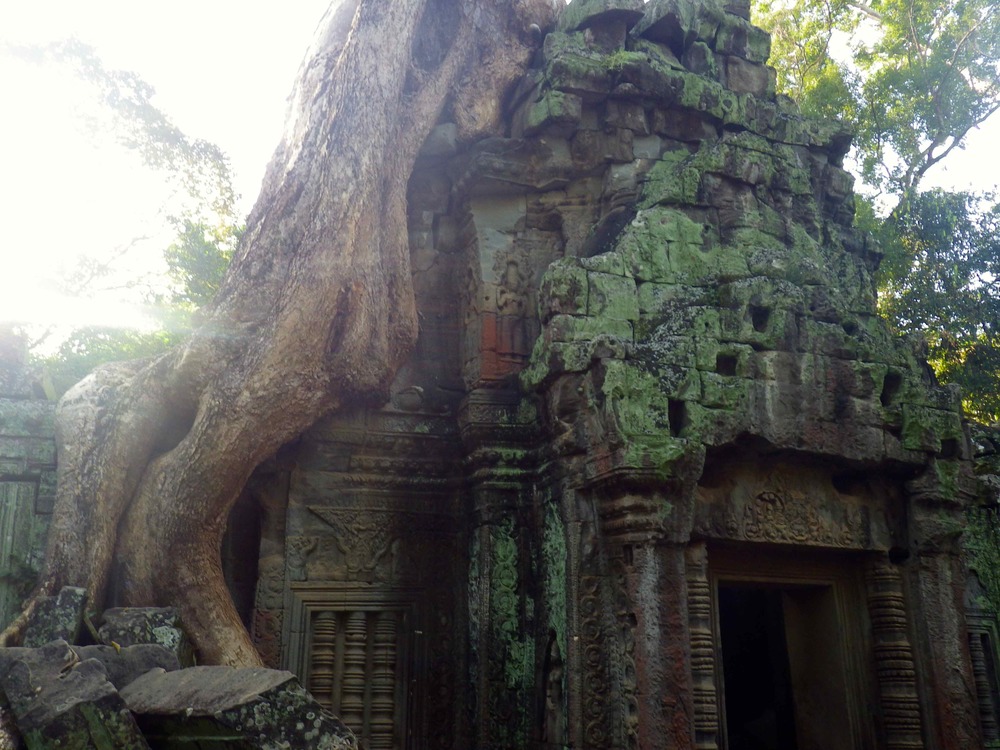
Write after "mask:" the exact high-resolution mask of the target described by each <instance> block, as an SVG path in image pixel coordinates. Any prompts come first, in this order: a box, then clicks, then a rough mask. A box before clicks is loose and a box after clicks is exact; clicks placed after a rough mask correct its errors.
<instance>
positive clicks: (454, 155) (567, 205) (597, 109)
mask: <svg viewBox="0 0 1000 750" xmlns="http://www.w3.org/2000/svg"><path fill="white" fill-rule="evenodd" d="M769 47H770V42H769V38H768V36H767V34H766V33H764V32H763V31H761V30H760V29H757V28H755V27H754V26H752V25H751V24H750V22H749V20H748V18H747V8H746V5H745V4H742V3H740V2H733V3H731V4H729V5H722V4H719V3H718V2H716V0H698V1H697V2H686V1H684V0H653V1H652V2H650V3H648V4H644V3H643V2H642V1H641V0H574V2H572V3H571V4H570V5H569V6H568V7H567V8H566V11H565V12H564V14H563V16H562V18H561V20H560V22H559V26H558V28H557V29H555V30H553V31H551V33H548V34H547V35H546V36H545V38H544V43H543V46H542V48H541V49H540V50H539V53H538V58H537V65H536V67H535V68H534V69H533V70H532V71H531V73H530V75H529V76H528V77H527V78H526V79H525V80H524V81H523V82H522V83H521V85H520V86H519V87H518V88H517V90H516V91H514V92H513V93H512V95H511V99H510V101H509V103H508V112H509V130H508V132H507V133H506V134H505V136H504V137H498V138H491V139H488V140H484V141H481V142H478V143H474V144H471V145H469V144H459V143H456V140H455V128H454V127H453V126H451V125H449V124H448V123H447V122H444V123H443V124H441V125H440V126H439V127H438V128H437V130H436V131H435V132H434V134H433V135H432V136H431V138H430V139H429V140H428V143H427V145H426V147H425V149H424V153H423V156H422V158H421V160H420V162H419V164H418V168H417V169H416V171H415V173H414V175H413V177H412V179H411V182H410V239H411V252H412V267H413V275H414V283H415V286H416V291H417V299H418V305H419V309H420V319H421V334H420V340H419V343H418V345H417V349H416V351H415V353H414V355H413V356H412V358H411V359H410V361H409V362H408V364H407V365H406V366H405V367H404V368H403V370H402V371H401V372H400V374H399V376H398V378H397V381H396V383H395V385H394V387H393V391H392V397H391V401H390V402H389V403H388V404H386V405H385V406H383V407H381V408H371V407H365V406H363V405H359V406H358V407H357V409H355V410H353V411H352V412H350V413H347V414H344V415H340V416H337V417H335V418H333V419H330V420H328V421H326V422H324V423H323V424H321V425H319V426H317V427H316V428H315V429H314V430H312V431H311V432H310V433H309V434H308V435H306V436H305V437H304V438H303V439H302V440H301V441H300V442H299V443H297V444H296V445H293V446H289V447H288V449H287V450H286V451H285V452H284V453H283V454H282V456H281V457H280V458H279V459H278V460H277V461H276V462H275V463H274V464H273V465H272V466H270V467H268V468H267V469H266V470H265V471H262V472H260V473H259V474H258V477H257V480H256V482H255V485H254V487H253V490H252V492H251V493H250V496H251V497H250V498H249V499H248V502H247V503H246V504H245V505H244V506H241V507H243V508H245V510H243V511H241V512H242V513H244V514H245V516H244V517H245V519H248V521H247V523H244V524H243V526H244V527H246V528H258V527H259V528H260V534H261V545H260V557H259V562H258V566H259V580H258V583H257V588H256V594H255V596H254V597H253V598H254V602H253V612H252V619H253V630H254V635H255V638H256V639H257V642H258V644H259V645H260V646H261V648H262V650H263V652H264V653H265V654H266V655H267V657H268V658H269V659H270V660H271V661H272V662H273V663H274V664H275V665H281V666H285V667H288V668H290V669H292V670H294V671H296V672H298V673H299V674H300V676H301V677H302V678H303V680H304V681H305V683H306V684H307V685H308V687H309V688H310V690H312V691H313V692H314V693H315V695H316V696H317V697H318V698H319V699H320V700H321V701H323V702H325V703H326V704H327V705H328V706H330V707H331V708H333V709H334V710H335V711H336V712H337V713H339V714H340V715H341V717H342V718H343V719H344V721H345V722H346V723H347V724H348V725H350V726H352V728H354V729H355V730H356V731H357V732H358V734H359V737H362V738H363V739H364V741H365V742H366V743H367V745H368V746H369V747H371V748H400V749H402V748H408V749H410V750H417V749H419V748H456V749H457V748H470V747H477V748H527V747H534V748H564V747H573V748H595V749H596V748H601V749H604V748H622V749H624V748H650V749H651V748H692V747H697V748H706V749H708V748H733V749H734V750H736V749H738V748H740V747H749V746H751V744H750V743H751V742H760V743H763V744H761V745H759V746H761V747H782V748H784V747H799V748H811V747H837V748H886V749H887V750H889V749H891V750H897V749H902V748H942V749H943V748H970V747H978V746H980V745H981V737H980V724H981V721H982V722H985V721H986V720H987V719H988V718H989V717H988V716H987V714H989V713H990V711H993V710H994V709H993V708H991V706H993V703H992V702H991V701H993V700H994V699H993V698H991V697H990V696H986V697H984V696H983V691H984V690H987V691H988V690H989V689H990V686H989V684H988V680H986V681H984V680H983V679H978V681H977V679H975V678H974V674H973V665H972V660H971V657H970V651H969V643H968V636H967V631H966V624H965V616H964V614H963V610H962V593H963V586H964V582H965V573H964V570H963V567H962V562H961V558H960V554H959V552H960V550H959V546H958V540H959V536H960V533H961V530H962V525H963V515H962V514H963V511H964V509H965V507H966V506H967V505H968V504H969V503H970V502H971V501H972V499H973V496H974V494H975V486H974V482H973V479H972V475H971V471H970V468H969V441H968V439H967V436H966V434H965V432H964V427H963V423H962V418H961V409H960V404H959V398H958V395H957V393H956V392H955V391H954V390H951V389H943V388H939V387H937V385H936V384H935V383H934V379H933V376H932V375H931V374H930V372H929V370H928V368H927V366H926V364H925V363H924V362H923V361H922V360H921V358H920V352H919V351H918V350H915V348H914V346H913V345H912V344H911V343H908V342H906V341H902V340H899V339H896V338H894V337H893V336H892V335H890V332H889V331H888V329H887V327H886V325H885V323H884V322H883V321H882V320H880V319H879V318H878V317H877V315H876V313H875V291H874V286H873V282H872V274H873V272H874V270H875V267H876V265H877V262H878V254H877V251H876V249H875V248H873V247H871V246H870V245H869V243H868V242H867V240H866V238H865V237H863V236H860V235H859V234H858V233H857V232H856V231H855V230H854V229H853V228H852V223H853V216H854V201H853V195H852V182H853V180H852V177H851V176H850V175H849V174H848V173H846V172H845V171H844V169H843V166H842V162H843V158H844V155H845V153H846V152H847V150H848V147H849V142H850V137H849V134H848V133H847V132H845V131H844V129H843V128H842V127H841V126H840V125H838V124H837V123H829V122H817V121H813V120H809V119H806V118H803V117H802V116H800V114H799V113H798V111H797V109H796V107H795V105H794V104H793V103H792V102H791V101H789V100H788V99H785V98H783V97H779V96H776V95H775V92H774V72H773V70H771V69H770V68H768V67H767V65H766V62H767V58H768V54H769ZM254 499H255V500H256V502H251V500H254ZM250 521H252V522H250ZM991 658H993V657H992V656H991ZM980 661H982V659H980ZM994 662H995V658H994ZM979 671H980V672H982V670H981V669H980V670H979ZM994 674H995V670H994ZM994 682H995V676H994ZM983 685H986V687H983ZM977 688H978V689H979V693H977ZM994 688H995V686H994ZM995 718H996V717H995V716H993V721H994V726H995V724H996V722H995ZM753 746H757V745H753Z"/></svg>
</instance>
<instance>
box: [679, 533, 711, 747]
mask: <svg viewBox="0 0 1000 750" xmlns="http://www.w3.org/2000/svg"><path fill="white" fill-rule="evenodd" d="M686 559H687V587H688V627H689V630H690V633H691V679H692V682H693V685H692V698H693V701H694V747H696V748H698V750H716V749H717V748H718V746H719V744H718V740H719V696H718V691H717V686H716V682H715V673H716V654H715V638H714V635H713V628H712V586H711V584H710V583H709V580H708V548H707V545H706V544H705V542H693V543H692V544H690V545H689V546H688V548H687V552H686Z"/></svg>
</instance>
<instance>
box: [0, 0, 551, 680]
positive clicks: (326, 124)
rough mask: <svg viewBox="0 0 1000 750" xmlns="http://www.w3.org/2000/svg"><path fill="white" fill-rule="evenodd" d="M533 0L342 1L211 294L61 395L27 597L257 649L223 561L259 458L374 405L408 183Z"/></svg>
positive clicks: (513, 57)
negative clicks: (316, 426) (150, 354)
mask: <svg viewBox="0 0 1000 750" xmlns="http://www.w3.org/2000/svg"><path fill="white" fill-rule="evenodd" d="M554 17H555V10H554V6H553V4H552V3H551V2H550V0H514V1H513V2H511V1H510V0H343V2H342V3H339V4H334V6H333V7H331V9H330V10H329V11H328V12H327V14H326V16H325V18H324V20H323V23H322V24H321V26H320V31H319V34H318V35H317V37H316V41H315V42H314V45H313V49H312V50H311V53H310V56H309V57H307V61H306V63H305V64H304V65H303V68H302V70H301V71H300V74H299V79H298V82H297V84H296V88H295V91H294V93H293V97H292V104H291V110H290V117H289V124H288V127H287V129H286V134H285V137H284V139H283V141H282V143H281V144H280V145H279V147H278V150H277V152H276V154H275V156H274V159H273V161H272V163H271V164H270V166H269V167H268V171H267V174H266V176H265V179H264V184H263V188H262V192H261V195H260V198H259V199H258V201H257V205H256V206H255V208H254V210H253V212H252V213H251V215H250V218H249V220H248V227H247V231H246V233H245V235H244V237H243V240H242V243H241V246H240V248H239V250H238V252H237V254H236V258H235V259H234V261H233V265H232V267H231V268H230V270H229V273H228V275H227V277H226V280H225V282H224V284H223V287H222V290H221V291H220V293H219V296H218V297H217V299H216V300H215V301H214V302H213V303H212V305H211V306H210V307H209V309H207V310H206V311H205V313H204V318H203V324H202V325H201V326H200V327H199V329H198V331H197V332H196V333H195V334H194V336H193V337H192V338H191V340H190V341H189V342H188V343H187V344H186V345H184V346H182V347H180V348H178V349H176V350H174V351H172V352H170V353H168V354H166V355H164V356H162V357H160V358H158V359H156V360H154V361H151V362H150V361H145V362H134V363H125V364H120V365H113V366H109V367H105V368H103V369H101V370H99V371H98V372H96V373H94V374H92V375H91V376H89V377H88V378H87V379H86V380H84V381H83V382H81V383H80V384H78V385H77V386H76V387H75V388H73V389H72V390H71V391H70V392H69V393H67V394H66V396H65V398H64V399H63V401H62V402H61V404H60V407H59V412H58V428H57V431H58V434H57V442H58V449H59V488H58V493H57V500H56V508H55V511H54V515H53V522H52V526H51V531H50V535H49V542H48V548H47V552H46V560H45V564H44V567H43V571H42V575H41V578H40V582H39V585H38V588H37V589H36V591H35V592H34V594H33V595H32V598H31V599H29V602H28V603H27V605H26V607H25V611H24V612H23V613H22V614H21V616H20V617H19V618H18V619H17V620H16V621H15V622H14V623H13V624H12V625H11V626H10V627H8V629H7V630H6V631H5V632H4V633H3V634H2V635H0V639H2V640H3V642H4V643H14V642H16V641H17V640H18V639H19V638H20V636H21V635H22V633H23V629H24V627H25V623H26V621H27V615H28V614H29V613H30V611H31V610H32V609H33V608H34V607H35V606H36V604H37V602H38V597H40V596H44V595H49V594H52V593H54V592H56V591H58V589H59V588H61V587H62V586H65V585H76V586H83V587H84V588H86V590H87V593H88V597H89V606H90V607H91V608H92V609H99V608H100V607H101V606H102V604H103V601H104V597H105V594H106V587H107V586H108V581H109V571H110V570H111V569H112V566H114V568H115V576H116V578H117V579H118V581H117V585H118V587H119V588H120V592H121V596H122V597H123V600H124V601H123V603H125V604H131V605H161V606H162V605H173V606H177V607H179V609H180V611H181V616H182V619H183V621H184V623H185V627H186V628H187V630H188V631H189V634H190V635H191V637H192V639H193V641H194V643H195V645H196V647H197V649H198V653H199V658H200V660H201V661H202V662H204V663H215V664H232V665H255V664H260V658H259V656H258V655H257V652H256V650H255V649H254V647H253V644H252V643H251V641H250V639H249V637H248V635H247V633H246V631H245V629H244V628H243V626H242V624H241V623H240V619H239V616H238V615H237V613H236V609H235V607H234V605H233V603H232V600H231V598H230V596H229V593H228V591H227V589H226V585H225V582H224V579H223V575H222V566H221V562H220V553H219V549H220V544H221V539H222V534H223V531H224V529H225V524H226V519H227V517H228V514H229V511H230V509H231V508H232V506H233V504H234V503H235V501H236V499H237V498H238V496H239V494H240V491H241V490H242V488H243V487H244V485H245V483H246V481H247V479H248V477H249V476H250V474H251V472H252V471H253V470H254V468H255V467H256V466H258V465H259V464H260V463H261V462H262V461H263V460H265V459H266V458H267V457H269V456H271V455H273V454H274V453H275V452H276V451H277V450H278V448H280V447H281V446H282V445H283V444H285V443H287V442H288V441H289V440H291V439H293V438H294V437H295V436H297V435H299V434H300V433H301V432H302V431H303V430H305V429H306V428H308V427H309V426H310V425H311V424H313V423H314V422H315V421H316V420H317V419H319V418H320V417H321V416H323V415H325V414H328V413H330V412H331V411H334V410H336V409H338V408H339V407H342V406H345V405H353V404H357V403H363V402H376V403H377V402H378V401H379V400H380V399H382V398H384V397H385V394H386V392H387V389H388V385H389V383H390V381H391V380H392V378H393V376H394V374H395V372H396V369H397V368H398V367H399V365H400V364H401V363H402V361H403V360H404V359H405V357H406V356H407V355H408V354H409V352H410V350H411V348H412V346H413V343H414V340H415V337H416V332H417V328H416V314H415V310H414V299H413V290H412V284H411V279H410V266H409V252H408V246H407V232H406V184H407V180H408V177H409V174H410V172H411V170H412V168H413V164H414V162H415V160H416V157H417V154H418V151H419V149H420V146H421V145H422V143H423V141H424V140H425V138H426V137H427V134H428V133H429V132H430V130H431V128H432V127H433V126H434V124H435V123H436V122H437V121H438V119H439V117H440V115H441V113H442V111H443V108H444V107H445V106H451V107H452V109H453V111H452V112H451V113H450V114H451V116H452V117H453V119H454V120H455V121H456V122H457V123H458V124H459V130H460V133H461V134H462V135H463V137H465V138H473V137H476V136H478V135H483V134H487V133H489V132H491V130H493V129H495V128H496V127H497V125H498V123H499V121H500V117H499V114H500V102H501V101H502V96H503V94H504V92H505V91H506V90H507V89H508V88H509V87H510V85H511V84H512V83H514V82H516V81H517V80H518V78H519V77H520V76H521V75H522V74H523V72H524V70H525V68H526V67H527V63H528V61H529V59H530V57H531V55H532V53H533V49H532V43H533V41H534V39H535V34H534V33H532V31H533V30H532V29H531V28H530V27H531V26H532V25H533V24H535V25H537V26H539V27H541V28H545V27H546V26H548V25H550V24H551V23H552V21H553V20H554Z"/></svg>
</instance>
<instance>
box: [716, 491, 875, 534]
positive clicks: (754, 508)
mask: <svg viewBox="0 0 1000 750" xmlns="http://www.w3.org/2000/svg"><path fill="white" fill-rule="evenodd" d="M864 528H865V524H864V518H863V517H862V514H861V512H860V510H859V509H858V508H854V507H847V506H845V507H843V509H842V518H834V517H832V515H830V514H827V513H822V512H820V510H819V509H817V508H816V506H815V505H813V504H812V503H810V502H808V501H807V500H805V499H802V500H797V499H794V498H791V497H790V496H788V495H786V494H784V493H779V492H761V493H759V494H758V495H757V496H756V497H755V498H753V499H752V500H749V501H748V502H747V503H746V505H744V506H743V512H742V514H740V515H737V512H736V511H735V510H733V511H731V512H730V513H729V516H728V518H727V521H726V532H727V533H728V534H729V535H730V536H731V537H733V538H737V539H746V540H748V541H753V542H786V543H788V542H790V543H796V544H812V545H823V546H830V547H848V548H856V547H861V546H864V533H863V530H864Z"/></svg>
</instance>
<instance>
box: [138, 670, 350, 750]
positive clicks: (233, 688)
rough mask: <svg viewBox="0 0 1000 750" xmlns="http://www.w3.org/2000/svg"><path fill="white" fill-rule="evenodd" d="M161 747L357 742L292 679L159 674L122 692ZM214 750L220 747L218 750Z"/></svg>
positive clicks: (273, 674) (249, 673)
mask: <svg viewBox="0 0 1000 750" xmlns="http://www.w3.org/2000/svg"><path fill="white" fill-rule="evenodd" d="M121 695H122V698H124V700H125V703H126V704H127V705H128V707H129V708H130V709H131V710H132V712H133V713H134V714H135V715H136V718H137V720H138V722H139V726H141V727H142V730H143V732H144V733H145V735H146V737H147V738H148V739H149V741H150V742H151V743H152V744H153V745H154V746H155V745H156V744H157V743H158V742H162V741H166V740H168V739H169V741H170V747H171V748H183V747H191V748H192V750H193V749H194V748H196V747H200V746H201V745H200V744H199V743H217V742H225V743H227V744H226V747H232V748H262V749H263V750H272V749H273V750H278V749H279V748H290V747H296V748H298V747H302V748H305V747H308V748H313V749H314V750H356V748H357V747H358V744H357V740H356V739H355V737H354V734H353V733H352V732H351V730H350V729H348V728H347V727H346V726H344V724H343V723H341V721H340V720H339V719H337V718H336V717H335V716H333V714H331V713H329V712H328V711H326V710H325V709H323V708H322V707H321V706H320V705H319V704H318V703H317V702H316V701H315V700H314V699H313V698H312V696H310V695H309V693H307V692H306V690H305V689H304V688H303V687H302V685H300V684H299V682H298V680H297V679H296V678H295V675H293V674H292V673H291V672H282V671H278V670H274V669H263V668H257V667H248V668H235V667H192V668H189V669H182V670H180V671H177V672H161V671H159V670H154V671H151V672H147V673H146V674H145V675H143V676H142V677H140V678H138V679H137V680H135V681H134V682H132V683H131V684H129V685H128V686H127V687H125V688H124V689H123V690H122V692H121ZM213 746H214V745H213Z"/></svg>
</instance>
